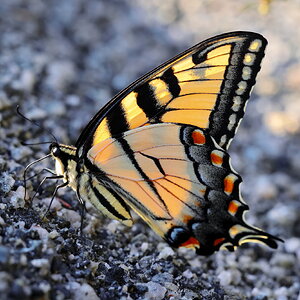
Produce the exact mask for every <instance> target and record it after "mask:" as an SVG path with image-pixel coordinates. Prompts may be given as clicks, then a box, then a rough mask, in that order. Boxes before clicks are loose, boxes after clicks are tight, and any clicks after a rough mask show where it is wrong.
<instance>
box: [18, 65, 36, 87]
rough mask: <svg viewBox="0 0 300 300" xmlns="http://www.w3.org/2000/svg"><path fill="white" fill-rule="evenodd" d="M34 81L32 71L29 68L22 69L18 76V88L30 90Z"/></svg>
mask: <svg viewBox="0 0 300 300" xmlns="http://www.w3.org/2000/svg"><path fill="white" fill-rule="evenodd" d="M35 82H36V78H35V75H34V73H33V72H32V71H31V70H24V71H23V72H22V74H21V78H20V88H21V89H22V90H25V91H26V92H31V91H32V89H33V87H34V84H35Z"/></svg>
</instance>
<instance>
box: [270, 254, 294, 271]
mask: <svg viewBox="0 0 300 300" xmlns="http://www.w3.org/2000/svg"><path fill="white" fill-rule="evenodd" d="M270 263H271V264H272V265H276V266H279V267H283V268H285V269H290V268H292V267H293V265H294V264H295V263H296V259H295V256H294V255H293V254H288V253H279V252H278V253H275V254H274V255H273V257H272V259H271V261H270Z"/></svg>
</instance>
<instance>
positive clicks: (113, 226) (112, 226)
mask: <svg viewBox="0 0 300 300" xmlns="http://www.w3.org/2000/svg"><path fill="white" fill-rule="evenodd" d="M119 224H120V222H119V221H117V220H111V221H110V222H109V224H108V225H107V226H106V229H107V230H109V231H110V232H111V233H115V232H116V231H117V228H118V226H119Z"/></svg>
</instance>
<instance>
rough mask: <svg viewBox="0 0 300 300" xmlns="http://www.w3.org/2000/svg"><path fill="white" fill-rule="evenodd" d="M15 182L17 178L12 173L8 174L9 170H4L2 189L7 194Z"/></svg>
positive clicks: (1, 182)
mask: <svg viewBox="0 0 300 300" xmlns="http://www.w3.org/2000/svg"><path fill="white" fill-rule="evenodd" d="M14 184H15V179H14V178H13V177H12V176H11V175H10V174H8V172H2V174H1V175H0V190H1V191H2V192H3V193H4V194H7V193H8V192H9V191H10V190H11V188H12V187H13V185H14Z"/></svg>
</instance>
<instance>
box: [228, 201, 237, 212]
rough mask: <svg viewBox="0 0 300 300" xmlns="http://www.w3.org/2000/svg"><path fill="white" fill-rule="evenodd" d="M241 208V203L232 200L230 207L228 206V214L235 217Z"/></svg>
mask: <svg viewBox="0 0 300 300" xmlns="http://www.w3.org/2000/svg"><path fill="white" fill-rule="evenodd" d="M238 208H239V203H238V202H237V201H235V200H232V201H230V202H229V205H228V212H229V213H230V214H231V215H235V214H236V212H237V210H238Z"/></svg>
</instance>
